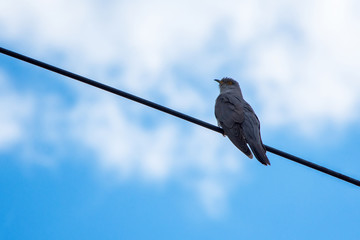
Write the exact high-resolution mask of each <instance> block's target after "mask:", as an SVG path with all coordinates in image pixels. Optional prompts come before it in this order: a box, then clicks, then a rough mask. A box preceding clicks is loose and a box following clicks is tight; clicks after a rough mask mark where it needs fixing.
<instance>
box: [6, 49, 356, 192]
mask: <svg viewBox="0 0 360 240" xmlns="http://www.w3.org/2000/svg"><path fill="white" fill-rule="evenodd" d="M0 53H3V54H6V55H8V56H10V57H13V58H16V59H19V60H22V61H25V62H28V63H30V64H33V65H36V66H38V67H41V68H45V69H47V70H49V71H52V72H56V73H58V74H61V75H64V76H67V77H69V78H72V79H75V80H78V81H80V82H83V83H86V84H89V85H91V86H94V87H97V88H100V89H102V90H105V91H108V92H111V93H114V94H116V95H119V96H122V97H124V98H128V99H130V100H133V101H135V102H138V103H141V104H144V105H146V106H149V107H152V108H155V109H157V110H160V111H162V112H165V113H168V114H171V115H173V116H175V117H179V118H181V119H184V120H186V121H189V122H192V123H195V124H197V125H200V126H202V127H205V128H208V129H210V130H213V131H215V132H218V133H221V134H223V133H224V132H223V130H222V129H221V128H219V127H216V126H214V125H212V124H209V123H207V122H204V121H201V120H199V119H197V118H194V117H191V116H189V115H186V114H183V113H181V112H178V111H175V110H172V109H170V108H167V107H164V106H161V105H159V104H156V103H154V102H151V101H148V100H146V99H143V98H140V97H137V96H135V95H132V94H130V93H127V92H124V91H121V90H119V89H116V88H113V87H110V86H107V85H105V84H102V83H99V82H96V81H94V80H91V79H89V78H86V77H83V76H80V75H78V74H75V73H72V72H69V71H66V70H64V69H61V68H58V67H55V66H52V65H49V64H47V63H44V62H41V61H38V60H36V59H33V58H30V57H27V56H24V55H22V54H19V53H16V52H13V51H10V50H7V49H5V48H2V47H0ZM265 147H266V150H267V151H269V152H271V153H273V154H276V155H279V156H281V157H284V158H287V159H289V160H292V161H294V162H297V163H300V164H302V165H305V166H307V167H310V168H313V169H315V170H318V171H320V172H323V173H325V174H328V175H331V176H333V177H336V178H339V179H341V180H344V181H346V182H349V183H352V184H354V185H356V186H360V181H359V180H357V179H354V178H351V177H349V176H346V175H344V174H341V173H338V172H335V171H333V170H331V169H328V168H326V167H322V166H320V165H317V164H315V163H312V162H309V161H306V160H304V159H302V158H299V157H296V156H293V155H291V154H288V153H286V152H283V151H280V150H278V149H276V148H273V147H270V146H267V145H265Z"/></svg>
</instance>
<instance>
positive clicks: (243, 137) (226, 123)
mask: <svg viewBox="0 0 360 240" xmlns="http://www.w3.org/2000/svg"><path fill="white" fill-rule="evenodd" d="M215 81H216V82H218V83H219V88H220V94H219V96H218V97H217V98H216V103H215V117H216V119H217V122H218V126H219V127H221V128H222V129H223V130H224V136H225V135H226V136H227V137H228V138H229V139H230V141H231V142H232V143H233V144H234V145H235V146H236V147H237V148H238V149H240V150H241V151H242V152H243V153H244V154H245V155H246V156H248V157H249V158H251V159H252V158H253V154H254V155H255V157H256V159H257V160H258V161H259V162H261V163H262V164H264V165H265V166H267V165H270V161H269V159H268V157H267V156H266V148H265V146H264V144H263V143H262V140H261V135H260V121H259V119H258V117H257V116H256V114H255V112H254V110H253V109H252V107H251V106H250V105H249V104H248V103H247V102H246V101H245V100H244V98H243V95H242V92H241V89H240V86H239V83H238V82H237V81H235V80H234V79H232V78H229V77H224V78H222V79H221V80H219V79H215ZM249 147H250V149H251V151H250V149H249Z"/></svg>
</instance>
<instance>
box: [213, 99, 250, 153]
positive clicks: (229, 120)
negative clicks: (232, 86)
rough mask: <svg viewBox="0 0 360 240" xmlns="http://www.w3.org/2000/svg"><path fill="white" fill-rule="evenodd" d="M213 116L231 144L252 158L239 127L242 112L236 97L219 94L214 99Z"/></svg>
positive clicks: (242, 119) (241, 120)
mask: <svg viewBox="0 0 360 240" xmlns="http://www.w3.org/2000/svg"><path fill="white" fill-rule="evenodd" d="M215 116H216V119H217V121H218V124H219V126H220V127H222V128H223V129H224V133H225V135H227V136H228V138H229V139H230V140H231V142H232V143H233V144H234V145H235V146H236V147H237V148H238V149H240V150H241V151H242V152H243V153H245V154H246V155H247V156H248V157H250V158H252V153H251V151H250V149H249V147H248V146H247V144H246V141H245V137H244V133H243V129H242V127H241V124H242V122H243V121H244V110H243V109H242V107H241V102H240V101H239V99H237V98H236V97H233V96H231V95H226V94H220V95H219V97H218V98H217V99H216V104H215Z"/></svg>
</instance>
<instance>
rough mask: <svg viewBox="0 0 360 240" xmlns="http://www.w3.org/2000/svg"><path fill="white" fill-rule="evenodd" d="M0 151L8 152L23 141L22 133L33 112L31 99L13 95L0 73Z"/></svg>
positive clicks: (3, 75)
mask: <svg viewBox="0 0 360 240" xmlns="http://www.w3.org/2000/svg"><path fill="white" fill-rule="evenodd" d="M0 112H1V114H0V150H9V149H10V148H11V147H12V146H13V145H14V144H17V143H19V142H21V141H23V138H24V136H23V132H25V128H26V125H27V122H28V120H29V117H30V116H31V115H32V112H33V99H31V98H30V97H29V96H27V95H20V94H16V93H14V91H13V89H12V87H11V86H9V84H8V80H7V77H6V76H5V74H3V73H2V72H0Z"/></svg>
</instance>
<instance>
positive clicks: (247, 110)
mask: <svg viewBox="0 0 360 240" xmlns="http://www.w3.org/2000/svg"><path fill="white" fill-rule="evenodd" d="M244 114H245V118H246V120H245V121H244V123H243V125H242V127H243V134H244V136H245V139H246V142H247V143H248V144H249V146H250V148H251V150H252V152H253V153H254V155H255V157H256V159H258V160H259V161H260V162H261V163H262V164H264V165H270V161H269V159H268V157H267V156H266V148H265V146H264V144H263V143H262V139H261V134H260V121H259V119H258V117H257V116H256V114H255V112H254V110H253V109H252V107H251V106H250V105H249V104H248V103H245V104H244Z"/></svg>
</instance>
